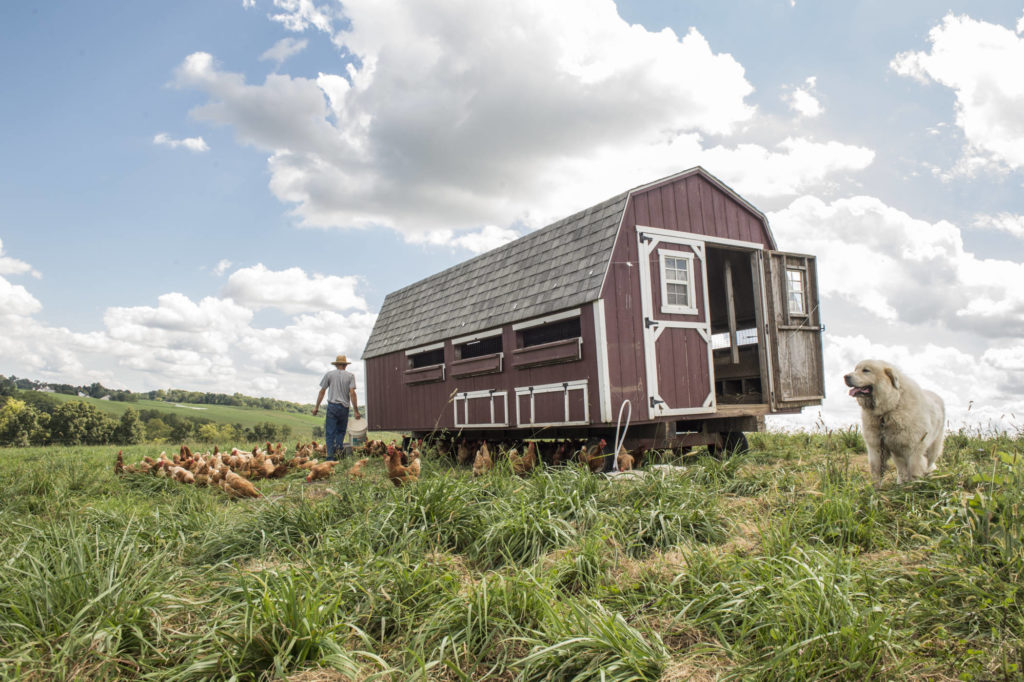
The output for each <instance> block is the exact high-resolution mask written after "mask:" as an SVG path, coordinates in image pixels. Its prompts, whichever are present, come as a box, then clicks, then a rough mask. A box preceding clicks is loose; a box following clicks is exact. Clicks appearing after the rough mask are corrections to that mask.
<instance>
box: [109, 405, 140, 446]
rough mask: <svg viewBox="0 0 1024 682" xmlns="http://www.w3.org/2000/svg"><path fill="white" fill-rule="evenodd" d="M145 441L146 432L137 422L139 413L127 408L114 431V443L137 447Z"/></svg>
mask: <svg viewBox="0 0 1024 682" xmlns="http://www.w3.org/2000/svg"><path fill="white" fill-rule="evenodd" d="M145 439H146V430H145V428H144V427H143V426H142V422H141V421H139V413H138V412H136V411H135V410H133V409H132V408H130V407H129V408H128V409H127V410H125V411H124V413H123V414H122V415H121V420H120V421H119V422H118V424H117V428H116V429H114V442H115V443H117V444H119V445H137V444H138V443H141V442H142V441H144V440H145Z"/></svg>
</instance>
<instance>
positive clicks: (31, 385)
mask: <svg viewBox="0 0 1024 682" xmlns="http://www.w3.org/2000/svg"><path fill="white" fill-rule="evenodd" d="M0 385H6V386H9V387H10V388H13V389H18V390H22V391H40V390H46V389H49V390H51V391H53V392H54V393H62V394H64V395H80V394H81V395H85V396H88V397H90V398H104V397H108V398H110V400H114V401H117V402H127V403H134V402H138V401H139V400H159V401H162V402H165V403H191V404H195V405H229V406H232V407H255V408H259V409H261V410H274V411H275V412H295V413H296V414H306V413H307V412H309V410H310V409H311V407H310V406H309V405H303V404H301V403H293V402H291V401H288V400H278V399H277V398H254V397H252V396H248V395H242V394H241V393H234V394H232V395H227V394H226V393H204V392H202V391H185V390H182V389H180V388H169V389H166V390H165V389H159V390H156V391H146V392H143V393H135V392H133V391H125V390H120V389H116V388H107V387H106V386H104V385H103V384H101V383H99V382H95V383H92V384H89V385H88V386H73V385H71V384H58V383H52V382H45V381H35V380H33V379H19V378H18V377H16V376H13V375H12V376H10V377H6V376H4V375H2V374H0Z"/></svg>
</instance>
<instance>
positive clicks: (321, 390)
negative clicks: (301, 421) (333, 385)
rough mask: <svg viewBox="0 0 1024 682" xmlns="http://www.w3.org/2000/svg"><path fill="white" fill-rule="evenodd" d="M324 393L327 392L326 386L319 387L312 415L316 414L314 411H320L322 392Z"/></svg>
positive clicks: (322, 398)
mask: <svg viewBox="0 0 1024 682" xmlns="http://www.w3.org/2000/svg"><path fill="white" fill-rule="evenodd" d="M325 393H327V389H326V388H321V389H320V393H319V394H318V395H317V397H316V405H314V406H313V416H314V417H315V416H316V413H317V412H319V411H320V403H322V402H323V400H324V394H325Z"/></svg>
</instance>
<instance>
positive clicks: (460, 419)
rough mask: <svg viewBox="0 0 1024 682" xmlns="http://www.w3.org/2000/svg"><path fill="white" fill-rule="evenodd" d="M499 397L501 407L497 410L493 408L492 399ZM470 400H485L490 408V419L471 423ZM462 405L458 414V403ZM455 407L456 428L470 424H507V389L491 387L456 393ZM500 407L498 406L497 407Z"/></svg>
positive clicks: (469, 425)
mask: <svg viewBox="0 0 1024 682" xmlns="http://www.w3.org/2000/svg"><path fill="white" fill-rule="evenodd" d="M499 397H500V398H501V401H502V406H501V407H502V408H504V409H501V411H500V412H499V411H498V410H497V409H495V405H494V399H495V398H499ZM470 400H487V401H488V403H489V407H490V410H491V421H489V422H483V423H480V424H473V423H471V422H470V421H469V401H470ZM460 403H461V405H462V414H461V415H460V414H459V405H460ZM454 407H455V426H456V428H463V427H471V426H506V427H507V426H508V425H509V424H508V391H496V390H491V389H485V390H483V391H466V392H463V393H456V394H455V400H454ZM499 409H500V408H499Z"/></svg>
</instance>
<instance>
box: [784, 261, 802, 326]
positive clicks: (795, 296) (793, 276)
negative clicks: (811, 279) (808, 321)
mask: <svg viewBox="0 0 1024 682" xmlns="http://www.w3.org/2000/svg"><path fill="white" fill-rule="evenodd" d="M804 276H805V273H804V271H803V270H802V269H797V268H786V299H787V300H788V301H789V314H790V315H806V314H807V303H806V301H807V299H806V287H805V286H804Z"/></svg>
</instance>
